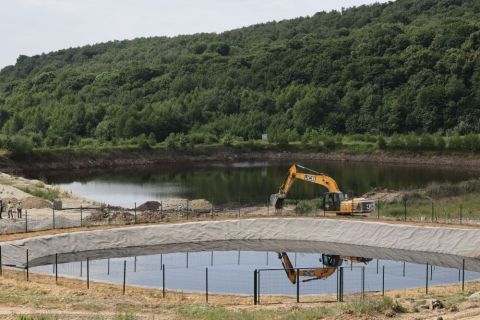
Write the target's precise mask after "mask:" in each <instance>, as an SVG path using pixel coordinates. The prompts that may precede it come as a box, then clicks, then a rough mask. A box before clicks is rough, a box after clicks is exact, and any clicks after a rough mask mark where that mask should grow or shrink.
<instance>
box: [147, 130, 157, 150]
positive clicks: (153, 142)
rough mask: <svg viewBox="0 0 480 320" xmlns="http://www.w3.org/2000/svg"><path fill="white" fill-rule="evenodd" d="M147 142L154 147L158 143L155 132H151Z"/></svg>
mask: <svg viewBox="0 0 480 320" xmlns="http://www.w3.org/2000/svg"><path fill="white" fill-rule="evenodd" d="M147 142H148V145H149V146H150V147H153V146H155V145H156V144H157V138H156V137H155V134H154V133H153V132H150V134H149V135H148V139H147Z"/></svg>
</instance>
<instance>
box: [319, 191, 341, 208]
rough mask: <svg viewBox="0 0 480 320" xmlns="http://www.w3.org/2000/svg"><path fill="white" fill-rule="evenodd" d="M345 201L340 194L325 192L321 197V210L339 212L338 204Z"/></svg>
mask: <svg viewBox="0 0 480 320" xmlns="http://www.w3.org/2000/svg"><path fill="white" fill-rule="evenodd" d="M343 200H345V195H344V194H343V193H342V192H326V193H325V194H324V196H323V209H324V210H325V211H340V204H341V202H342V201H343Z"/></svg>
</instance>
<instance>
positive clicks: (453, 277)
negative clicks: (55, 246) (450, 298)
mask: <svg viewBox="0 0 480 320" xmlns="http://www.w3.org/2000/svg"><path fill="white" fill-rule="evenodd" d="M288 255H289V257H290V259H291V262H292V264H293V266H294V267H295V268H312V267H320V266H321V262H320V261H319V259H320V258H321V254H318V253H288ZM53 261H54V260H53ZM53 261H52V262H53ZM124 261H127V263H126V265H127V267H126V283H127V285H136V286H145V287H152V288H158V289H161V288H162V286H163V283H162V276H163V275H162V273H163V270H162V265H164V266H165V270H164V272H165V287H166V288H167V289H169V290H181V291H188V292H204V291H205V288H206V269H207V268H208V288H209V292H211V293H224V294H227V293H231V294H246V295H252V294H253V285H254V284H253V282H254V281H253V278H254V270H255V269H257V270H261V271H260V286H261V289H260V290H261V293H262V294H274V295H295V293H296V285H294V284H293V283H291V282H290V280H289V279H288V278H287V275H286V272H285V270H283V267H282V263H281V260H280V259H279V257H278V253H276V252H258V251H204V252H189V253H186V252H182V253H167V254H152V255H146V256H139V257H126V258H110V259H101V260H90V261H89V262H88V263H89V273H90V280H91V281H102V282H109V283H116V284H121V283H122V282H123V265H124ZM342 266H343V267H344V292H345V293H355V292H360V291H361V281H362V280H361V279H362V267H365V290H366V291H367V292H368V291H381V290H382V273H383V266H384V269H385V271H384V272H385V290H392V289H404V288H415V287H424V286H425V285H426V281H427V279H426V274H427V269H428V272H429V276H428V282H429V286H433V285H439V284H454V283H459V282H460V281H461V277H462V274H461V271H459V270H458V269H452V268H445V267H438V266H428V267H427V266H426V265H425V264H415V263H408V262H407V263H404V262H401V261H391V260H376V259H372V260H371V261H369V262H368V263H354V264H353V265H351V263H350V262H349V261H348V260H346V261H344V262H343V264H342ZM272 269H274V270H272ZM31 271H32V272H38V273H46V274H54V272H55V269H54V265H43V266H37V267H33V268H31ZM58 274H59V276H67V277H75V278H82V279H86V278H87V262H86V261H85V260H83V261H75V262H68V263H61V264H59V265H58ZM478 278H480V274H479V273H477V272H471V271H465V280H466V281H468V280H472V279H478ZM306 279H309V278H308V277H305V278H303V277H302V278H300V280H301V283H300V290H301V294H302V295H305V294H335V293H336V290H337V289H336V288H337V287H336V286H337V274H336V273H334V274H333V275H332V276H330V277H328V278H327V279H324V280H313V281H307V282H303V280H306Z"/></svg>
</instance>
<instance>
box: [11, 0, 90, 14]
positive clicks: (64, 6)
mask: <svg viewBox="0 0 480 320" xmlns="http://www.w3.org/2000/svg"><path fill="white" fill-rule="evenodd" d="M16 1H17V2H18V3H19V5H21V6H22V7H24V8H27V9H32V8H34V9H44V10H45V9H48V10H50V11H53V12H55V11H56V12H65V13H73V12H78V11H80V10H81V8H82V6H81V0H78V1H72V0H16Z"/></svg>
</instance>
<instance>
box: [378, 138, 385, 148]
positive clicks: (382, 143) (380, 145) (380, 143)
mask: <svg viewBox="0 0 480 320" xmlns="http://www.w3.org/2000/svg"><path fill="white" fill-rule="evenodd" d="M377 147H378V149H380V150H385V149H387V141H385V138H384V137H382V136H379V137H378V138H377Z"/></svg>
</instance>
